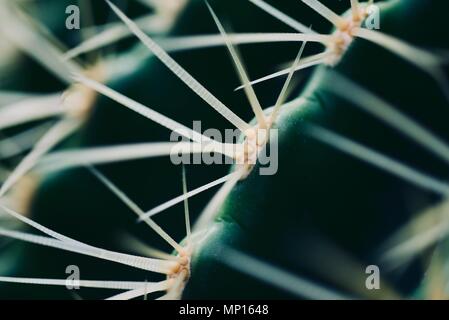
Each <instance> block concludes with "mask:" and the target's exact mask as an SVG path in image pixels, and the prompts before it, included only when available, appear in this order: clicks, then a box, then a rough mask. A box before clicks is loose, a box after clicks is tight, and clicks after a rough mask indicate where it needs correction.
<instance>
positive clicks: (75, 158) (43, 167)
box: [36, 142, 235, 172]
mask: <svg viewBox="0 0 449 320" xmlns="http://www.w3.org/2000/svg"><path fill="white" fill-rule="evenodd" d="M234 149H235V145H231V144H229V145H228V144H223V145H221V146H220V145H218V144H216V143H209V144H207V143H203V144H201V143H192V142H154V143H136V144H128V145H116V146H110V147H92V148H86V149H81V150H69V151H58V152H53V153H50V154H48V155H47V156H45V157H43V158H42V160H41V161H40V162H39V164H38V166H37V168H36V169H37V170H39V171H41V172H51V171H57V170H61V169H67V168H73V167H80V166H85V165H86V164H91V165H94V164H106V163H113V162H122V161H128V160H137V159H144V158H153V157H161V156H170V155H180V154H195V153H196V154H198V153H210V152H217V153H220V154H223V155H225V156H227V157H230V158H234V153H235V150H234Z"/></svg>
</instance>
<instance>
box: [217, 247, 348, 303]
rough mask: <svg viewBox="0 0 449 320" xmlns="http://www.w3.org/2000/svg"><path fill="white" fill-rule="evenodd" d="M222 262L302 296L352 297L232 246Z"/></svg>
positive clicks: (321, 298)
mask: <svg viewBox="0 0 449 320" xmlns="http://www.w3.org/2000/svg"><path fill="white" fill-rule="evenodd" d="M217 259H219V261H220V262H222V263H224V264H226V265H228V266H229V267H231V268H233V269H236V270H237V271H240V272H243V273H245V274H247V275H249V276H251V277H255V278H257V279H259V280H262V281H264V282H266V283H269V284H271V285H274V286H276V287H278V288H280V289H282V290H285V291H288V292H290V293H292V294H294V295H297V296H299V297H302V298H307V299H313V300H347V299H350V297H348V296H345V295H343V294H340V293H337V292H335V291H332V290H330V289H327V288H324V287H322V286H319V285H317V284H315V283H313V282H311V281H309V280H306V279H303V278H300V277H299V276H297V275H293V274H291V273H288V272H286V271H284V270H281V269H279V268H277V267H275V266H272V265H269V264H267V263H265V262H262V261H260V260H259V259H256V258H253V257H251V256H249V255H247V254H244V253H242V252H239V251H236V250H234V249H231V248H225V249H223V251H222V254H221V255H220V257H217Z"/></svg>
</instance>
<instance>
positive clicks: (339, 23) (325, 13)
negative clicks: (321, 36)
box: [301, 0, 346, 29]
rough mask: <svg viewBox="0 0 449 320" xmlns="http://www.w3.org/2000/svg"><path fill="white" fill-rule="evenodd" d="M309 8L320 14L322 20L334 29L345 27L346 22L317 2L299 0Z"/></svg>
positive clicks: (314, 0) (315, 0) (316, 0)
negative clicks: (325, 20)
mask: <svg viewBox="0 0 449 320" xmlns="http://www.w3.org/2000/svg"><path fill="white" fill-rule="evenodd" d="M301 1H302V2H304V3H305V4H306V5H308V6H309V7H310V8H312V9H313V10H315V11H316V12H317V13H318V14H320V15H321V16H322V17H323V18H325V19H327V20H329V21H330V22H331V23H332V24H333V25H334V26H335V27H337V28H339V29H341V28H343V27H344V26H345V25H346V21H345V20H344V19H343V18H342V17H340V16H339V15H338V14H336V13H335V12H334V11H332V10H331V9H329V8H328V7H326V6H325V5H324V4H322V3H321V2H320V1H318V0H301Z"/></svg>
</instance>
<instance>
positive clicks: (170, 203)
mask: <svg viewBox="0 0 449 320" xmlns="http://www.w3.org/2000/svg"><path fill="white" fill-rule="evenodd" d="M235 175H236V173H235V172H233V173H230V174H228V175H226V176H224V177H222V178H220V179H217V180H214V181H212V182H209V183H208V184H205V185H204V186H201V187H199V188H196V189H194V190H192V191H189V192H186V193H184V194H182V195H180V196H178V197H176V198H173V199H171V200H169V201H167V202H164V203H162V204H160V205H158V206H157V207H155V208H153V209H151V210H150V211H148V212H147V213H145V215H144V216H142V217H141V218H140V219H139V221H142V220H143V219H145V218H149V217H152V216H154V215H156V214H158V213H160V212H162V211H164V210H167V209H168V208H171V207H173V206H174V205H176V204H178V203H180V202H182V201H185V200H186V199H189V198H191V197H193V196H195V195H197V194H200V193H202V192H204V191H206V190H209V189H210V188H213V187H215V186H218V185H220V184H222V183H225V182H226V181H228V180H229V179H231V178H232V177H234V176H235Z"/></svg>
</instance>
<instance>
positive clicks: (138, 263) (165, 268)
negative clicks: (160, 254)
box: [0, 229, 177, 274]
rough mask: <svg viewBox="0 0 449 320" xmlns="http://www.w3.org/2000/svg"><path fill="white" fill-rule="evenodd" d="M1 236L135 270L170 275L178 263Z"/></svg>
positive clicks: (42, 239)
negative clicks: (110, 262)
mask: <svg viewBox="0 0 449 320" xmlns="http://www.w3.org/2000/svg"><path fill="white" fill-rule="evenodd" d="M0 236H5V237H9V238H13V239H17V240H21V241H25V242H30V243H34V244H37V245H41V246H44V247H50V248H55V249H60V250H64V251H69V252H74V253H78V254H82V255H86V256H91V257H95V258H98V259H102V260H107V261H112V262H116V263H120V264H123V265H127V266H130V267H133V268H137V269H142V270H147V271H152V272H156V273H162V274H169V273H170V272H171V271H172V270H173V268H174V267H176V264H177V263H176V262H174V261H165V260H159V259H151V258H144V257H139V256H133V255H129V254H124V253H118V252H114V251H109V250H105V249H101V248H96V247H93V246H87V245H82V246H80V245H77V244H74V243H69V242H63V241H60V240H55V239H52V238H48V237H42V236H37V235H33V234H29V233H25V232H20V231H12V230H5V229H0Z"/></svg>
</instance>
